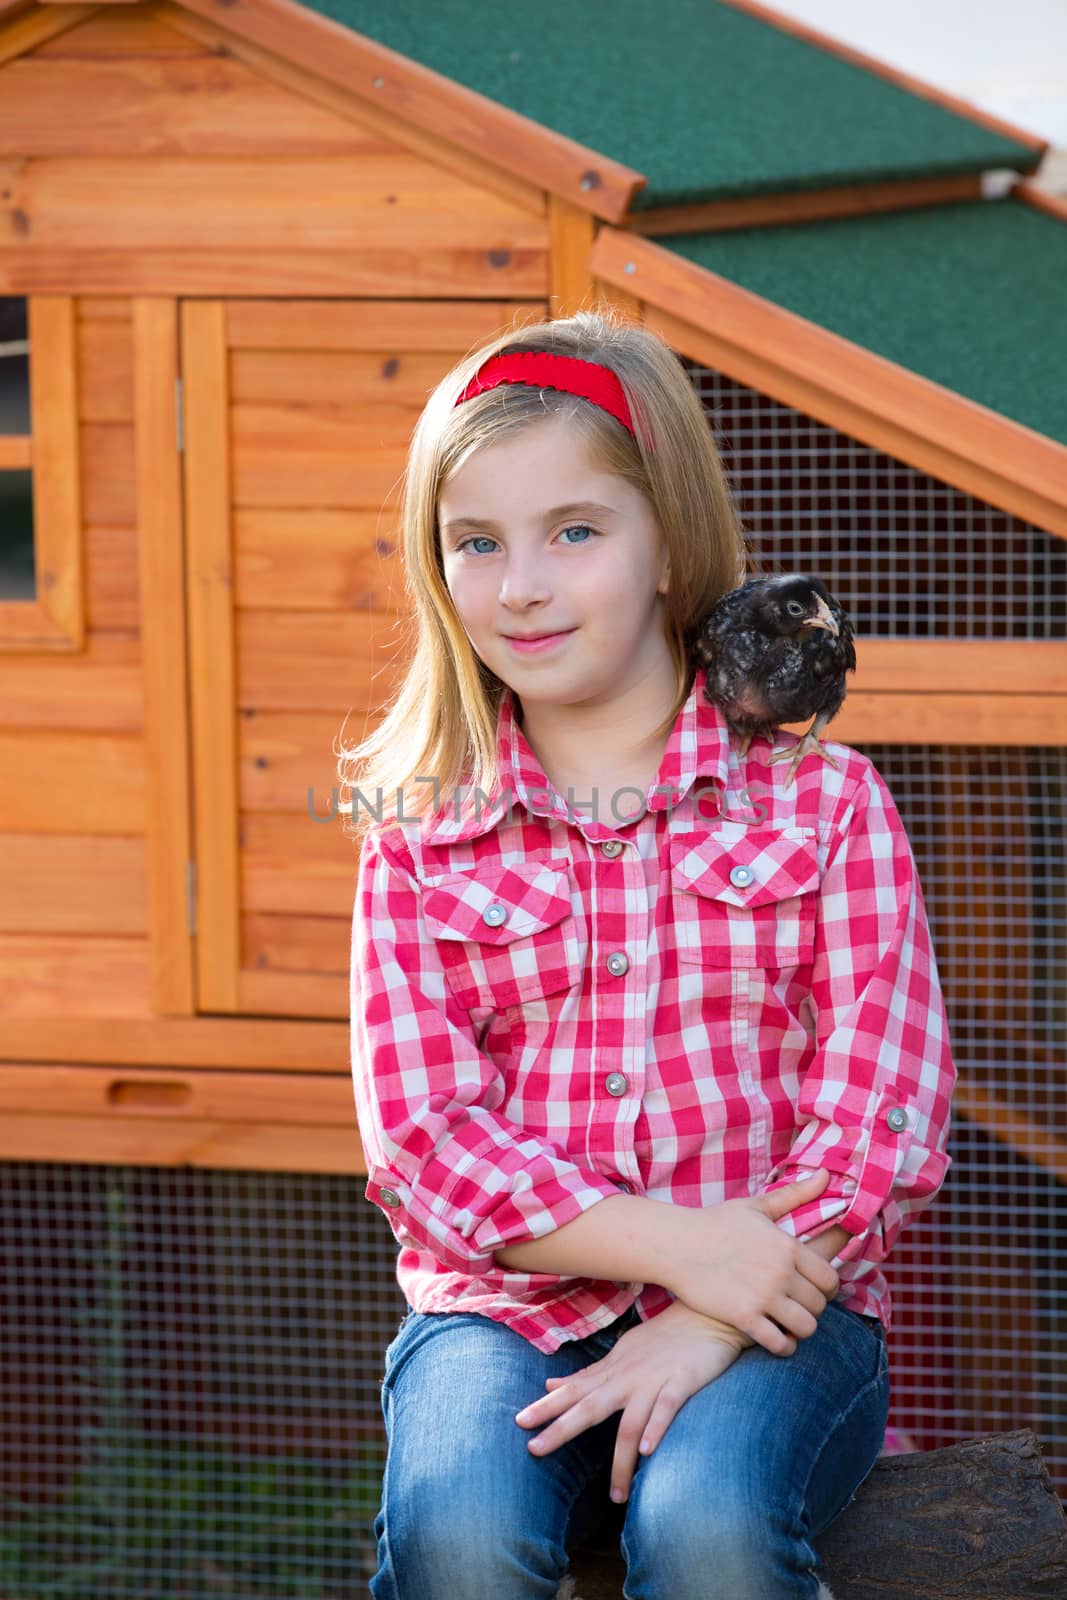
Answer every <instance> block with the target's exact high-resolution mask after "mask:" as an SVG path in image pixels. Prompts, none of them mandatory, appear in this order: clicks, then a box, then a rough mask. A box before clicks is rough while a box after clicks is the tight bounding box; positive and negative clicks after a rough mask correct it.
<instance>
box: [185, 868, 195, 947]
mask: <svg viewBox="0 0 1067 1600" xmlns="http://www.w3.org/2000/svg"><path fill="white" fill-rule="evenodd" d="M185 906H186V927H187V928H188V930H189V932H190V934H194V933H195V932H196V862H195V861H187V862H186V863H185Z"/></svg>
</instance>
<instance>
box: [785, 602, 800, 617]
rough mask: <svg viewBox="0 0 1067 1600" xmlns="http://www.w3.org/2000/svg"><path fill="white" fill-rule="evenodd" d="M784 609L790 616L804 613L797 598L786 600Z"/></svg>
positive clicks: (798, 615)
mask: <svg viewBox="0 0 1067 1600" xmlns="http://www.w3.org/2000/svg"><path fill="white" fill-rule="evenodd" d="M785 609H786V610H787V611H788V612H789V615H790V616H791V617H802V616H803V615H804V607H803V606H802V605H801V603H800V601H799V600H790V601H788V602H787V604H786V608H785Z"/></svg>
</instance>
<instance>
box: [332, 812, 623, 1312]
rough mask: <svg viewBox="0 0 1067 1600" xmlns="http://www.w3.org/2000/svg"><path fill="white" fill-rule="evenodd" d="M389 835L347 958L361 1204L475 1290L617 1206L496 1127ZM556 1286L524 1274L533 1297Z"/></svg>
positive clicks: (585, 1179) (504, 1125) (362, 873)
mask: <svg viewBox="0 0 1067 1600" xmlns="http://www.w3.org/2000/svg"><path fill="white" fill-rule="evenodd" d="M421 900H422V896H421V886H420V884H419V881H418V878H417V876H416V874H415V872H414V864H413V862H412V860H411V857H410V852H409V851H408V849H407V846H406V845H405V843H404V841H403V836H402V834H401V833H400V832H399V830H396V831H394V832H393V833H391V834H390V835H389V838H388V840H386V839H384V838H382V837H381V836H380V835H379V834H377V833H371V834H369V835H368V836H367V838H366V839H365V841H364V843H363V847H362V850H361V853H360V860H359V870H358V874H357V881H356V896H355V909H354V913H353V923H352V947H351V1044H352V1078H353V1086H354V1092H355V1105H356V1117H357V1121H358V1124H359V1130H360V1136H361V1139H362V1143H363V1151H364V1156H365V1159H366V1164H367V1183H366V1189H365V1193H366V1197H367V1199H368V1200H370V1201H371V1202H372V1203H373V1204H375V1205H377V1206H379V1207H380V1208H381V1210H382V1211H383V1213H384V1215H385V1216H386V1217H387V1218H388V1221H389V1225H390V1227H391V1229H392V1231H393V1234H394V1236H395V1237H396V1239H397V1241H398V1242H399V1243H401V1244H406V1245H409V1246H412V1247H414V1248H418V1249H422V1250H427V1251H429V1252H430V1254H431V1255H433V1256H434V1257H435V1258H436V1259H437V1260H438V1261H439V1262H441V1263H442V1264H443V1265H444V1266H446V1267H448V1268H451V1269H452V1270H454V1271H457V1272H462V1273H466V1274H469V1275H472V1276H477V1275H484V1274H487V1273H492V1272H497V1273H499V1272H503V1271H506V1270H508V1269H506V1268H502V1267H501V1266H499V1264H498V1263H497V1262H496V1261H495V1260H494V1255H493V1252H494V1251H496V1250H502V1249H505V1248H506V1247H507V1246H509V1245H513V1244H519V1243H522V1242H523V1241H526V1240H530V1239H538V1238H541V1237H542V1236H543V1235H545V1234H547V1233H551V1232H552V1231H553V1230H554V1229H556V1228H560V1227H562V1226H563V1225H564V1224H565V1223H567V1222H569V1221H571V1220H572V1219H573V1218H574V1217H576V1216H579V1215H580V1214H581V1213H582V1212H583V1211H586V1210H588V1209H589V1208H590V1207H591V1206H593V1205H595V1204H596V1203H597V1202H598V1201H599V1200H603V1199H605V1198H606V1197H608V1196H610V1195H615V1194H617V1193H618V1189H617V1188H616V1186H615V1184H614V1182H612V1180H611V1179H609V1178H606V1177H604V1176H603V1175H601V1174H599V1173H595V1172H591V1171H588V1170H586V1169H584V1168H582V1167H580V1166H578V1165H576V1164H575V1162H574V1161H573V1160H572V1159H571V1158H570V1156H569V1155H568V1154H567V1152H566V1151H565V1150H564V1149H562V1148H561V1147H560V1146H558V1145H555V1144H553V1143H551V1142H549V1141H547V1140H545V1139H542V1138H536V1137H532V1136H531V1135H530V1134H529V1133H527V1132H526V1130H525V1129H523V1128H522V1127H520V1126H518V1124H516V1123H514V1122H510V1121H509V1120H508V1119H507V1118H506V1117H504V1116H502V1115H501V1114H500V1112H499V1110H498V1107H499V1106H500V1105H501V1103H502V1102H503V1099H504V1093H505V1090H504V1080H503V1075H502V1073H501V1072H500V1069H499V1068H498V1067H497V1066H496V1065H495V1063H494V1062H493V1061H492V1060H491V1059H490V1058H489V1057H488V1056H487V1055H485V1054H484V1053H483V1052H482V1051H481V1050H480V1049H479V1048H478V1045H477V1041H476V1039H475V1036H474V1032H473V1029H472V1024H471V1019H470V1015H469V1013H468V1012H467V1011H465V1010H464V1009H463V1008H462V1007H460V1006H459V1005H458V1004H457V1003H456V1002H455V1000H454V999H453V997H452V995H451V992H450V990H449V988H448V985H447V983H446V981H445V977H444V972H443V969H442V966H441V963H440V960H439V958H438V955H437V949H436V944H435V940H434V939H433V937H432V935H431V934H430V933H429V932H428V930H427V927H426V924H425V921H424V918H423V914H422V904H421ZM562 1276H564V1275H562V1274H557V1273H538V1274H527V1277H528V1278H529V1280H530V1282H531V1284H533V1283H541V1282H544V1283H555V1282H559V1281H560V1278H561V1277H562Z"/></svg>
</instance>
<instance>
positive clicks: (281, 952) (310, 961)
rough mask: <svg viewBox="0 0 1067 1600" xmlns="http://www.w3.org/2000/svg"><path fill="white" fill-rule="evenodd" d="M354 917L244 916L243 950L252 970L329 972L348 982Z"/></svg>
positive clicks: (242, 920) (247, 965) (248, 968)
mask: <svg viewBox="0 0 1067 1600" xmlns="http://www.w3.org/2000/svg"><path fill="white" fill-rule="evenodd" d="M351 938H352V919H351V917H349V916H343V917H313V916H308V917H279V916H261V915H256V916H244V917H242V918H241V953H242V959H243V962H244V965H245V967H246V969H247V970H249V971H251V972H297V973H307V972H313V973H320V974H321V973H329V974H331V975H332V976H335V977H340V978H343V979H344V980H345V982H346V983H347V981H348V975H349V960H350V950H351Z"/></svg>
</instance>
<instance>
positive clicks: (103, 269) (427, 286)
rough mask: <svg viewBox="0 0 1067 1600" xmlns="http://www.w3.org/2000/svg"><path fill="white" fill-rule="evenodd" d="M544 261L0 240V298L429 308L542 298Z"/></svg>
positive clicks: (453, 252)
mask: <svg viewBox="0 0 1067 1600" xmlns="http://www.w3.org/2000/svg"><path fill="white" fill-rule="evenodd" d="M547 272H548V263H547V251H546V250H544V249H537V250H534V251H519V250H511V249H504V248H500V249H496V248H494V249H490V250H488V251H486V250H482V249H470V248H467V247H466V246H464V247H459V246H457V247H454V248H437V247H436V246H435V245H433V244H430V245H427V244H425V243H423V244H422V245H419V244H418V243H410V244H405V245H404V247H403V248H402V249H381V248H379V246H378V242H377V240H376V239H371V240H365V241H364V243H363V245H362V247H361V248H360V249H358V250H348V251H344V250H330V251H322V250H306V249H305V250H296V249H291V248H289V247H288V245H287V244H286V241H285V237H284V233H280V234H279V236H278V237H277V238H276V239H275V240H274V241H273V243H272V245H271V246H270V248H268V249H265V250H259V251H250V250H248V249H247V248H245V247H239V248H235V249H233V250H229V251H226V250H212V249H206V248H200V247H197V246H192V245H191V246H189V247H188V248H184V249H182V250H173V249H168V250H141V251H137V252H134V253H130V252H128V251H123V250H112V249H107V248H104V247H101V248H98V249H81V248H79V249H60V248H58V247H57V248H47V249H45V248H41V247H40V246H38V245H35V244H34V243H32V242H22V243H13V242H12V240H11V239H10V237H8V238H7V239H6V240H5V239H4V238H3V237H2V236H0V293H3V294H8V295H18V294H30V293H34V292H37V293H48V294H104V295H124V294H129V295H135V294H169V295H178V296H180V295H197V296H204V297H206V296H222V295H247V294H259V295H264V296H270V295H292V296H294V297H296V296H301V297H302V296H307V295H324V296H330V297H336V298H337V299H347V298H349V297H350V296H357V297H359V296H362V297H365V298H382V299H384V298H387V297H388V296H389V295H390V294H403V295H406V296H412V295H419V296H423V297H425V298H426V299H432V300H442V299H444V300H453V299H460V298H468V299H471V300H480V299H494V300H495V299H497V298H499V297H500V296H502V295H508V296H510V297H515V296H528V297H530V298H532V299H537V300H541V299H543V298H544V296H545V294H546V292H547Z"/></svg>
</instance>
